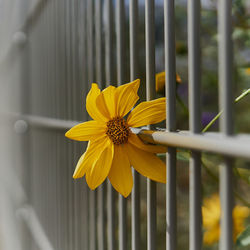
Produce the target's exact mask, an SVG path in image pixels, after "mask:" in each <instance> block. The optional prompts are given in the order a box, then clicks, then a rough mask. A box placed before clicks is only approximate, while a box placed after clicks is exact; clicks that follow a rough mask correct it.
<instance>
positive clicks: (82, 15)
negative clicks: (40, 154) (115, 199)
mask: <svg viewBox="0 0 250 250" xmlns="http://www.w3.org/2000/svg"><path fill="white" fill-rule="evenodd" d="M79 4H80V6H79V19H80V20H79V23H80V24H81V25H79V43H80V47H79V54H80V56H79V68H81V69H82V70H80V72H79V73H80V74H81V84H82V86H81V88H82V91H83V93H87V92H88V63H87V60H86V58H87V53H88V49H87V45H88V44H87V32H86V30H87V0H82V1H80V2H79ZM81 101H82V100H81ZM81 111H82V110H81ZM81 115H82V116H83V119H84V120H87V119H88V114H87V112H86V111H85V112H82V113H81ZM82 150H83V148H82ZM82 150H81V153H82ZM82 184H83V185H82V188H83V190H82V195H81V201H82V202H81V208H80V209H81V213H82V214H83V216H82V218H81V221H80V223H81V227H80V228H81V235H82V238H81V247H82V249H89V230H88V218H89V206H88V192H89V189H88V186H87V184H86V181H85V180H84V181H83V182H82Z"/></svg>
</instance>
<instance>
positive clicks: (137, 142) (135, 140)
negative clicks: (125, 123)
mask: <svg viewBox="0 0 250 250" xmlns="http://www.w3.org/2000/svg"><path fill="white" fill-rule="evenodd" d="M128 142H129V143H131V144H133V145H134V146H136V147H137V148H139V149H141V150H144V151H147V152H150V153H154V154H156V153H166V152H167V148H166V147H163V146H155V145H149V144H145V143H143V142H142V140H141V139H140V138H139V137H138V136H137V135H135V134H132V133H131V134H130V136H129V138H128Z"/></svg>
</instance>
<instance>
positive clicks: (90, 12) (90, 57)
mask: <svg viewBox="0 0 250 250" xmlns="http://www.w3.org/2000/svg"><path fill="white" fill-rule="evenodd" d="M87 46H88V50H87V56H88V58H87V60H88V84H89V85H91V84H92V83H93V80H94V61H93V58H94V53H93V51H94V47H93V46H94V39H93V1H92V0H87Z"/></svg>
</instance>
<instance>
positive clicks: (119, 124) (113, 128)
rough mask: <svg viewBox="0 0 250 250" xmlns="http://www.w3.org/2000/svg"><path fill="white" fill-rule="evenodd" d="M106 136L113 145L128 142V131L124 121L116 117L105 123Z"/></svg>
mask: <svg viewBox="0 0 250 250" xmlns="http://www.w3.org/2000/svg"><path fill="white" fill-rule="evenodd" d="M106 134H107V135H108V137H109V138H110V140H111V141H112V142H113V143H114V144H115V145H120V144H123V143H126V142H127V141H128V137H129V134H130V129H129V127H128V124H127V122H126V121H125V120H124V119H122V118H121V117H116V118H114V119H112V120H110V121H108V122H107V130H106Z"/></svg>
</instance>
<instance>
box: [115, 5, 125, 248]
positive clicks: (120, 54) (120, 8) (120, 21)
mask: <svg viewBox="0 0 250 250" xmlns="http://www.w3.org/2000/svg"><path fill="white" fill-rule="evenodd" d="M116 4H117V6H116V44H117V47H116V49H117V81H118V85H120V84H122V83H124V68H125V22H124V21H125V6H124V0H117V1H116ZM126 249H127V200H126V199H125V198H124V197H123V196H122V195H119V250H126Z"/></svg>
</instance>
